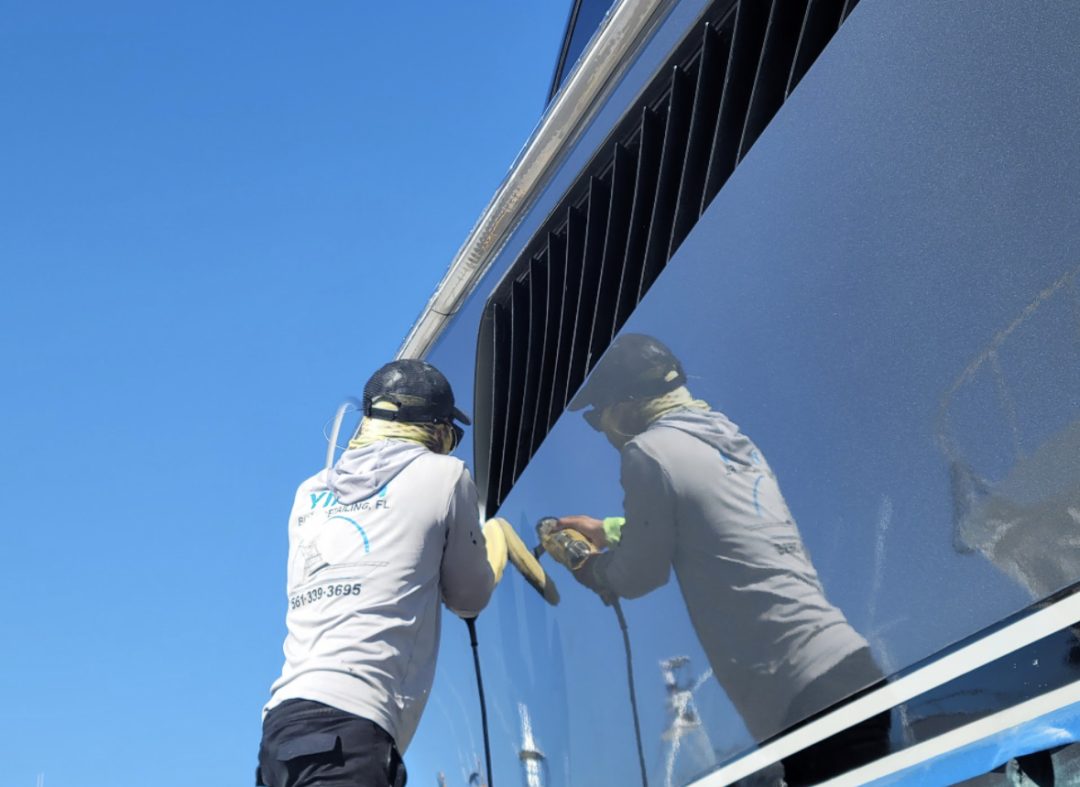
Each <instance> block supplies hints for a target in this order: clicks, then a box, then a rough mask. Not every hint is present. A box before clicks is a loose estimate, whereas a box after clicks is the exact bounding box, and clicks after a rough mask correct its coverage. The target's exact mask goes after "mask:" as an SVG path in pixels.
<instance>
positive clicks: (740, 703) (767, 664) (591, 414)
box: [557, 334, 890, 785]
mask: <svg viewBox="0 0 1080 787" xmlns="http://www.w3.org/2000/svg"><path fill="white" fill-rule="evenodd" d="M686 381H687V380H686V374H685V373H684V371H683V367H682V364H681V363H680V362H679V360H678V359H677V358H676V357H675V356H674V355H673V354H672V352H671V350H669V349H668V348H667V347H666V346H665V345H664V344H663V343H661V342H660V341H658V340H657V339H655V338H653V337H651V336H645V335H642V334H624V335H622V336H620V337H619V338H618V339H617V340H616V341H615V342H614V343H613V344H612V345H611V347H610V348H609V349H608V351H607V353H606V354H605V356H604V357H603V359H602V360H601V361H600V363H599V364H598V366H597V368H596V369H595V370H594V371H593V373H592V375H591V376H590V378H589V379H588V380H587V382H586V384H585V386H584V387H583V388H582V390H581V391H580V392H579V393H578V394H577V395H576V396H575V398H574V399H573V400H572V402H571V404H570V409H571V410H580V409H583V408H584V407H586V406H591V408H592V409H590V410H588V411H586V412H585V413H584V418H585V420H586V421H587V422H588V423H589V424H590V425H591V426H592V427H593V428H595V429H596V430H598V431H600V432H602V433H603V434H604V436H605V437H606V438H607V439H608V441H609V442H611V443H612V445H614V446H615V447H616V448H617V449H618V450H619V454H620V460H621V483H622V487H623V492H624V503H623V505H624V514H625V516H624V517H609V518H607V519H605V520H601V519H595V518H593V517H589V516H583V515H578V516H567V517H562V518H560V520H559V523H558V525H557V527H558V528H564V529H572V530H577V531H578V532H580V533H582V534H583V535H585V536H586V537H587V538H588V539H589V540H590V541H591V542H592V543H593V545H594V546H595V547H596V549H597V550H603V551H600V552H598V553H597V554H595V555H593V556H592V557H590V558H589V559H587V560H586V561H585V563H584V564H583V565H582V566H581V567H580V568H579V569H578V570H576V571H574V576H575V577H576V578H577V579H578V580H579V581H580V582H582V583H583V584H585V585H586V586H587V587H589V588H591V589H593V590H594V591H596V592H597V593H598V594H600V596H601V598H604V599H606V600H609V601H610V600H611V599H613V598H617V597H623V598H636V597H638V596H641V595H644V594H646V593H648V592H650V591H652V590H654V589H656V588H659V587H660V586H662V585H664V584H665V583H666V582H667V581H668V578H669V575H670V571H671V569H672V568H674V569H675V574H676V576H677V577H678V580H679V587H680V588H681V591H682V595H683V599H684V601H685V603H686V605H687V609H688V611H689V614H690V620H691V622H692V624H693V626H694V630H695V632H696V633H697V636H698V639H699V640H700V642H701V645H702V647H703V648H704V650H705V653H706V655H707V656H708V658H709V662H710V665H711V666H712V670H713V674H714V675H715V676H716V678H717V680H718V681H719V683H720V684H721V686H722V687H723V689H724V690H725V692H726V693H727V694H728V696H729V698H730V699H731V701H732V703H733V704H734V706H735V708H736V709H737V710H738V711H739V713H740V714H741V715H742V717H743V720H744V721H745V723H746V725H747V727H748V729H749V731H750V732H751V734H752V735H753V736H754V738H755V739H756V740H758V741H761V740H764V739H766V738H768V737H771V736H773V735H776V734H777V733H779V732H781V731H783V730H785V729H787V728H788V727H790V726H791V725H793V724H795V723H797V722H799V721H802V720H803V719H805V718H807V717H808V716H810V715H812V714H814V713H816V712H818V711H820V710H822V709H824V708H826V707H828V706H829V705H832V704H834V703H836V702H838V701H840V700H842V699H844V698H845V697H847V696H849V695H850V694H851V693H853V692H855V691H858V690H860V689H862V688H865V687H866V686H869V685H871V684H873V683H876V682H878V681H880V680H882V678H883V675H882V672H881V670H880V669H879V668H878V666H877V664H876V663H875V661H874V658H873V656H872V655H871V653H870V649H869V646H868V645H867V642H866V640H865V639H863V637H861V636H860V635H859V634H858V633H857V632H856V631H855V630H854V629H853V628H852V627H851V625H850V624H849V623H848V621H847V620H846V618H845V617H844V614H843V613H842V612H841V611H840V610H839V609H837V608H836V607H835V606H834V605H833V604H831V603H830V602H829V601H828V599H827V598H826V596H825V592H824V589H823V588H822V585H821V582H820V580H819V579H818V575H817V572H816V570H815V569H814V566H813V565H812V564H811V562H810V558H809V556H808V554H807V552H806V549H805V547H804V546H803V542H802V539H801V537H800V535H799V531H798V529H797V527H796V524H795V520H794V518H793V517H792V514H791V512H790V511H789V509H788V506H787V503H786V502H785V500H784V497H783V496H782V494H781V492H780V487H779V485H778V483H777V479H776V476H775V475H774V474H773V472H772V470H771V469H770V468H769V465H768V463H767V462H766V461H765V457H764V456H763V455H762V454H761V452H760V451H759V450H758V448H757V446H756V445H754V443H753V442H752V441H751V440H750V439H749V438H748V437H747V436H746V435H745V434H743V433H742V432H740V431H739V428H738V427H737V426H736V425H735V424H734V423H732V422H731V421H730V420H728V418H727V417H726V416H724V415H723V414H722V413H719V412H717V411H715V410H712V409H711V408H710V407H709V405H708V404H706V403H705V402H703V401H700V400H697V399H694V398H693V396H692V395H691V393H690V391H689V390H688V389H687V387H686ZM889 727H890V720H889V715H888V714H887V713H886V714H883V715H879V716H876V717H874V718H872V719H869V720H867V721H866V722H863V723H862V724H860V725H856V727H855V728H852V729H851V730H849V731H848V732H847V733H844V734H843V735H842V736H841V738H840V739H838V740H832V741H831V742H829V741H826V742H824V743H823V744H821V745H819V746H813V747H810V749H807V750H804V751H803V752H800V753H799V754H796V755H793V756H792V757H789V758H787V759H786V760H785V761H784V770H785V774H786V775H785V778H786V780H787V783H788V784H789V785H798V784H809V783H814V782H816V781H819V780H822V779H824V778H827V777H828V776H830V775H832V774H834V773H838V772H842V771H843V770H847V769H848V768H851V767H854V766H856V765H858V764H861V763H862V762H865V761H869V760H871V759H876V758H877V757H879V756H882V755H883V754H885V753H887V751H888V737H889Z"/></svg>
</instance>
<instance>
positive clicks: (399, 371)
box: [364, 359, 471, 425]
mask: <svg viewBox="0 0 1080 787" xmlns="http://www.w3.org/2000/svg"><path fill="white" fill-rule="evenodd" d="M380 401H384V402H392V403H393V404H396V405H397V406H398V409H397V410H383V409H376V410H372V405H373V404H375V403H376V402H380ZM364 415H366V416H368V417H369V418H382V419H385V420H388V421H411V422H413V423H423V422H429V423H434V422H438V421H450V420H451V419H452V418H453V419H457V420H458V421H461V423H463V424H466V425H467V424H469V423H471V422H470V421H469V418H468V416H467V415H465V413H463V412H461V410H459V409H457V408H456V407H454V392H453V391H452V390H451V389H450V383H449V382H448V381H447V379H446V378H445V377H444V376H443V374H442V372H440V371H439V370H438V369H436V368H435V367H434V366H432V365H431V364H430V363H427V362H426V361H418V360H414V359H405V360H401V361H391V362H390V363H388V364H386V365H385V366H383V367H382V368H381V369H379V370H378V371H377V372H375V374H373V375H371V379H370V380H368V381H367V385H365V386H364Z"/></svg>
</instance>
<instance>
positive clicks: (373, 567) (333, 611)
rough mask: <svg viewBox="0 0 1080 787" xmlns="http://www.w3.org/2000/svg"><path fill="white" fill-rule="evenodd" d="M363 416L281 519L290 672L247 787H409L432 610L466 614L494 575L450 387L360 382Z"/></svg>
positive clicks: (429, 671)
mask: <svg viewBox="0 0 1080 787" xmlns="http://www.w3.org/2000/svg"><path fill="white" fill-rule="evenodd" d="M363 414H364V419H363V421H362V422H361V425H360V429H359V430H358V432H357V434H356V436H355V437H354V438H353V439H352V441H351V442H350V443H349V446H348V449H347V450H346V451H345V452H344V453H343V454H342V456H341V458H340V460H339V461H338V462H337V464H335V465H334V467H333V468H330V469H328V470H324V471H322V472H320V473H318V474H316V475H314V476H312V477H311V478H309V479H308V480H306V481H304V483H302V484H301V485H300V488H299V489H298V490H297V492H296V498H295V501H294V503H293V508H292V514H291V516H290V519H289V565H288V611H287V614H286V624H287V627H288V636H287V637H286V639H285V646H284V650H285V666H284V668H283V669H282V673H281V677H280V678H278V680H277V681H276V682H275V683H274V685H273V687H272V689H271V692H272V694H271V697H270V701H269V702H268V703H267V705H266V708H265V712H264V719H263V737H262V744H261V746H260V748H259V771H258V777H259V778H258V779H257V780H256V783H257V784H261V785H269V787H305V786H306V785H315V784H318V785H326V786H328V787H329V786H333V785H341V786H342V787H344V786H345V785H349V787H359V786H361V785H363V786H364V787H368V785H372V786H374V785H378V787H387V786H388V785H393V786H394V787H400V786H401V785H404V784H405V767H404V765H403V763H402V761H401V754H400V753H401V752H404V751H405V749H406V747H407V746H408V745H409V741H410V740H411V738H412V736H413V733H414V732H415V730H416V726H417V724H418V723H419V721H420V714H421V712H422V711H423V709H424V704H425V702H426V701H427V696H428V693H429V691H430V690H431V684H432V680H433V678H434V674H435V657H436V653H437V652H438V647H439V628H440V607H439V604H440V600H441V601H442V602H444V603H445V604H446V605H447V606H448V607H449V608H450V609H451V610H452V611H454V612H455V613H457V614H458V615H460V616H462V617H474V616H476V615H477V614H478V613H479V612H480V610H482V609H483V608H484V606H485V605H486V604H487V602H488V598H489V597H490V595H491V591H492V589H493V587H494V583H495V573H494V571H493V568H492V567H491V566H490V565H489V563H488V558H487V551H486V548H485V540H484V536H483V533H482V532H481V529H480V524H479V508H478V505H477V497H476V488H475V487H474V486H473V481H472V478H471V477H470V476H469V472H468V470H466V469H465V466H464V464H463V463H462V462H461V460H459V459H455V458H452V457H450V456H449V454H450V452H451V451H453V449H454V447H455V446H456V445H457V443H458V442H459V440H460V438H461V436H462V430H461V427H459V426H458V425H457V424H455V423H454V421H455V420H457V421H460V422H461V423H463V424H466V425H467V424H468V423H469V420H468V418H467V417H466V416H465V415H464V414H463V413H462V412H461V411H460V410H458V409H457V408H456V407H455V406H454V395H453V392H452V391H451V389H450V384H449V383H448V382H447V380H446V378H445V377H443V375H442V374H441V373H440V372H439V371H438V370H437V369H436V368H435V367H433V366H431V365H430V364H427V363H424V362H423V361H416V360H403V361H394V362H393V363H389V364H386V365H385V366H383V367H382V368H381V369H379V370H378V371H377V372H375V374H374V375H372V377H371V379H370V380H368V382H367V385H366V386H364V400H363Z"/></svg>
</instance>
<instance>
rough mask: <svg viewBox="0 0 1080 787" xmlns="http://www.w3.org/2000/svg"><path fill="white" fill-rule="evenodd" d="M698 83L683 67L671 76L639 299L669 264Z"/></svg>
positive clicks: (639, 285) (676, 69)
mask: <svg viewBox="0 0 1080 787" xmlns="http://www.w3.org/2000/svg"><path fill="white" fill-rule="evenodd" d="M693 91H694V84H693V82H692V81H691V80H690V78H689V77H688V76H687V75H686V72H685V71H683V70H682V69H681V68H675V70H674V71H673V73H672V75H671V96H670V97H669V99H668V111H667V122H666V123H665V124H664V145H663V149H662V151H661V153H660V175H659V177H658V178H657V181H656V198H655V200H654V201H653V206H652V220H651V222H650V225H649V239H648V241H646V243H645V257H644V260H643V262H642V266H641V281H640V282H639V283H638V295H637V300H638V301H640V300H641V298H642V297H643V296H644V294H645V291H646V290H648V289H649V287H651V286H652V283H653V282H654V281H656V277H657V276H659V275H660V271H662V270H663V269H664V265H665V264H667V253H668V248H669V242H670V240H671V224H672V222H673V221H674V219H675V192H676V190H677V189H678V187H679V181H680V180H682V165H683V158H684V156H685V154H686V132H687V129H688V128H689V125H690V110H691V108H692V106H693V100H694V96H693Z"/></svg>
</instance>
